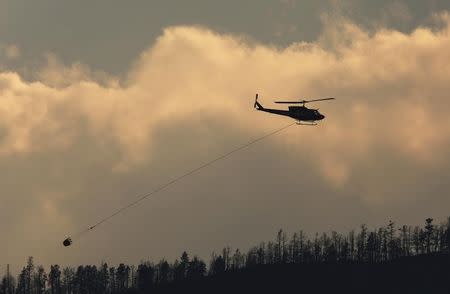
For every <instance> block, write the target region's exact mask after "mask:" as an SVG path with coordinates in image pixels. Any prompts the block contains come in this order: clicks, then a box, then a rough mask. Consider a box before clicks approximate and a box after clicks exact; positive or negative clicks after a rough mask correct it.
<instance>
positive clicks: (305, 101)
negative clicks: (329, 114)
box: [302, 97, 336, 103]
mask: <svg viewBox="0 0 450 294" xmlns="http://www.w3.org/2000/svg"><path fill="white" fill-rule="evenodd" d="M334 99H336V98H332V97H330V98H320V99H313V100H303V101H302V103H309V102H316V101H326V100H334Z"/></svg>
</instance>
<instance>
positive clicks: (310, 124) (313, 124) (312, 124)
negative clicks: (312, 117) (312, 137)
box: [297, 121, 317, 126]
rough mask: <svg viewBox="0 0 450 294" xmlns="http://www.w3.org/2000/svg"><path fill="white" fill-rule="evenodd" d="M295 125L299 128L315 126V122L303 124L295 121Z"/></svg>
mask: <svg viewBox="0 0 450 294" xmlns="http://www.w3.org/2000/svg"><path fill="white" fill-rule="evenodd" d="M297 125H299V126H317V123H316V122H311V123H304V122H301V121H297Z"/></svg>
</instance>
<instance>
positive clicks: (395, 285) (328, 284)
mask: <svg viewBox="0 0 450 294" xmlns="http://www.w3.org/2000/svg"><path fill="white" fill-rule="evenodd" d="M153 293H160V294H171V293H219V294H220V293H246V294H247V293H347V294H349V293H383V294H384V293H421V294H423V293H445V294H448V293H450V257H449V255H448V254H429V255H420V256H410V257H402V258H399V259H397V260H393V261H390V262H386V263H379V264H358V263H347V264H274V265H258V266H255V267H253V268H248V269H243V270H239V271H233V272H225V273H222V274H219V275H216V276H212V277H205V278H203V279H201V280H197V281H183V282H178V283H172V284H168V285H164V286H160V287H158V288H156V289H155V291H154V292H153Z"/></svg>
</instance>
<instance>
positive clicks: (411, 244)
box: [0, 218, 450, 294]
mask: <svg viewBox="0 0 450 294" xmlns="http://www.w3.org/2000/svg"><path fill="white" fill-rule="evenodd" d="M439 252H450V218H449V219H448V220H447V222H446V223H442V224H439V225H435V224H433V219H431V218H428V219H426V220H425V224H424V226H423V227H419V226H415V227H411V226H406V225H405V226H401V227H395V224H394V223H393V222H392V221H390V222H389V223H388V224H387V226H384V227H381V228H377V229H374V230H369V229H368V228H367V227H366V226H365V225H362V226H361V227H360V229H359V230H358V231H354V230H353V231H351V232H349V233H348V234H339V233H337V232H332V233H331V234H326V233H324V234H322V235H319V234H316V235H315V236H314V237H313V238H308V237H307V236H306V234H305V233H304V232H302V231H300V232H296V233H294V234H293V235H291V236H290V237H289V238H288V236H287V235H286V233H285V232H283V231H282V230H280V231H279V232H278V233H277V235H276V238H275V240H273V241H269V242H263V243H261V244H259V245H258V246H254V247H252V248H250V249H249V250H248V251H247V252H241V251H240V250H239V249H236V250H232V249H231V248H230V247H225V248H224V249H223V250H222V252H220V253H213V254H212V256H211V259H210V261H209V263H208V266H207V264H206V263H205V262H204V261H203V260H201V259H200V258H198V257H196V256H194V257H193V258H190V256H189V255H188V253H186V252H183V254H182V255H181V257H180V258H179V259H177V260H175V261H174V262H172V263H169V262H168V261H167V260H165V259H162V260H160V261H159V262H158V263H153V262H150V261H147V262H141V263H140V264H139V265H138V266H137V267H136V266H134V265H131V266H130V265H125V264H120V265H119V266H117V267H114V266H108V265H107V264H106V263H103V264H101V265H99V266H95V265H86V266H78V267H76V268H74V267H70V266H66V267H63V268H61V267H60V266H59V265H51V266H50V268H49V270H48V272H46V270H45V269H44V267H42V266H35V265H34V261H33V258H32V257H29V259H28V262H27V265H26V266H25V267H23V269H22V271H21V272H20V274H19V275H18V276H17V277H16V278H14V277H13V276H12V275H11V274H10V273H9V270H8V271H7V272H6V274H5V275H4V276H3V278H2V279H1V283H0V294H43V293H51V294H91V293H108V294H113V293H114V294H115V293H117V294H119V293H147V292H151V291H153V290H155V289H157V288H158V287H161V286H164V285H168V284H170V283H176V282H181V281H193V280H199V279H202V278H204V277H206V276H214V275H220V274H222V273H224V272H227V271H242V270H245V269H248V268H252V267H255V266H259V265H266V264H322V263H346V264H348V263H352V264H358V263H364V264H375V263H383V262H388V261H391V260H395V259H398V258H400V257H405V256H415V255H422V254H431V253H439Z"/></svg>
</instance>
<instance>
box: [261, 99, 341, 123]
mask: <svg viewBox="0 0 450 294" xmlns="http://www.w3.org/2000/svg"><path fill="white" fill-rule="evenodd" d="M334 99H335V98H322V99H313V100H299V101H275V103H279V104H302V105H300V106H293V105H292V106H289V107H288V110H284V109H271V108H264V107H263V106H262V105H261V104H260V103H259V102H258V94H256V98H255V104H254V105H253V107H254V108H255V109H256V110H259V111H265V112H268V113H273V114H277V115H284V116H288V117H292V118H293V119H295V120H297V124H298V125H309V126H315V125H317V122H316V121H319V120H323V119H324V118H325V116H324V115H323V114H321V113H320V112H319V110H318V109H310V108H307V107H306V106H305V104H306V103H311V102H317V101H326V100H334Z"/></svg>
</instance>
